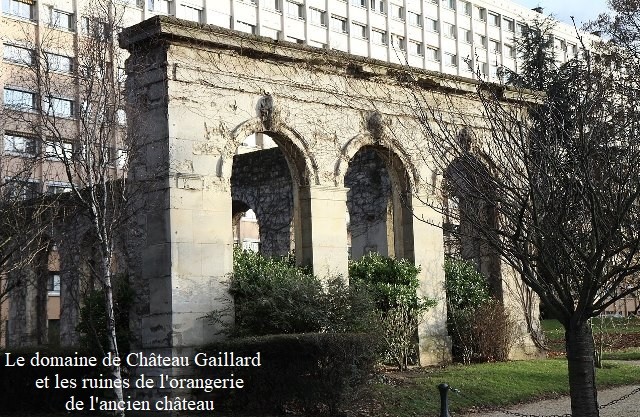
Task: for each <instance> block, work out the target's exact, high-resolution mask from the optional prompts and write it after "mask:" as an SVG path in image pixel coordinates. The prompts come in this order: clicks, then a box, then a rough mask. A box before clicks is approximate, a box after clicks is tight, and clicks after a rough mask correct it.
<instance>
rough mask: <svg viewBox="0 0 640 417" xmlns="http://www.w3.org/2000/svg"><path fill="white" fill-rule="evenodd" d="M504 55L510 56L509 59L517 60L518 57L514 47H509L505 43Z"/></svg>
mask: <svg viewBox="0 0 640 417" xmlns="http://www.w3.org/2000/svg"><path fill="white" fill-rule="evenodd" d="M504 54H505V55H506V56H508V57H509V58H515V57H516V50H515V48H514V47H513V45H507V44H506V43H505V44H504Z"/></svg>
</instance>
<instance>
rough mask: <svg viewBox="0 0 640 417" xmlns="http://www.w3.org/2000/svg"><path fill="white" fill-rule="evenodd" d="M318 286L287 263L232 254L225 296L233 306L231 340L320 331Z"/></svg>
mask: <svg viewBox="0 0 640 417" xmlns="http://www.w3.org/2000/svg"><path fill="white" fill-rule="evenodd" d="M322 292H323V291H322V284H321V282H320V281H319V280H318V279H317V278H316V277H314V276H313V275H311V274H309V273H307V272H306V271H304V270H302V269H301V268H297V267H296V266H295V265H292V264H291V262H289V261H287V260H282V259H277V258H267V257H264V256H262V255H260V254H258V253H254V252H251V251H242V250H236V251H235V252H234V257H233V275H232V276H231V279H230V282H229V293H230V294H231V295H232V296H233V299H234V304H235V325H234V328H233V331H232V334H233V335H234V336H239V337H240V336H262V335H267V334H279V333H304V332H317V331H320V330H321V327H322V321H323V320H324V317H323V311H322Z"/></svg>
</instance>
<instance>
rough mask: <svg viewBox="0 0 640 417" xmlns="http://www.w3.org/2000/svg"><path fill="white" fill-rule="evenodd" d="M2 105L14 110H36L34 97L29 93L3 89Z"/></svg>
mask: <svg viewBox="0 0 640 417" xmlns="http://www.w3.org/2000/svg"><path fill="white" fill-rule="evenodd" d="M4 105H5V107H10V108H12V109H14V110H21V111H31V110H35V109H36V108H37V106H36V95H35V94H34V93H31V92H29V91H22V90H14V89H11V88H5V89H4Z"/></svg>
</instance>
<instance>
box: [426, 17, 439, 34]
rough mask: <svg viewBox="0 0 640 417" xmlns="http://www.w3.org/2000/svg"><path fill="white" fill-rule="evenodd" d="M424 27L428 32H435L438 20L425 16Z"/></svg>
mask: <svg viewBox="0 0 640 417" xmlns="http://www.w3.org/2000/svg"><path fill="white" fill-rule="evenodd" d="M425 28H426V29H427V30H428V31H429V32H437V31H438V21H437V20H433V19H430V18H427V19H426V21H425Z"/></svg>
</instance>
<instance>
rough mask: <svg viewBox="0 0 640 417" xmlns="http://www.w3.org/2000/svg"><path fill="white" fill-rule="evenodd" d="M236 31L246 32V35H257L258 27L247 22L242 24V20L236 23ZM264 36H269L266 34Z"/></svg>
mask: <svg viewBox="0 0 640 417" xmlns="http://www.w3.org/2000/svg"><path fill="white" fill-rule="evenodd" d="M235 30H239V31H240V32H244V33H250V34H252V35H255V34H256V25H252V24H250V23H247V22H241V21H240V20H238V21H236V26H235ZM263 35H265V36H266V35H267V34H264V33H263Z"/></svg>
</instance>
